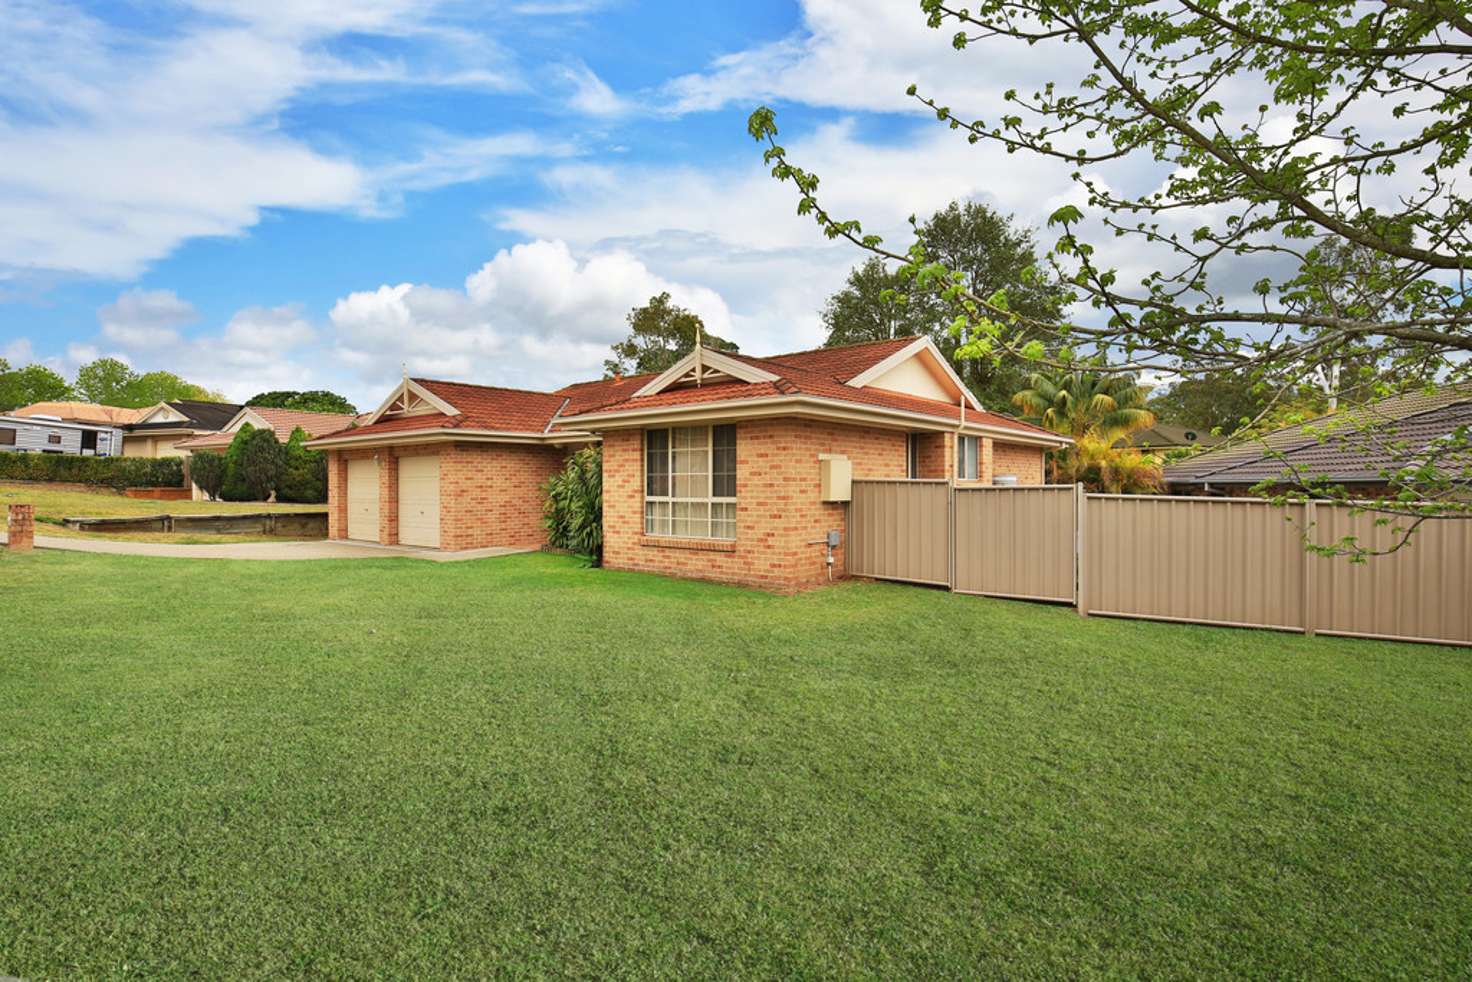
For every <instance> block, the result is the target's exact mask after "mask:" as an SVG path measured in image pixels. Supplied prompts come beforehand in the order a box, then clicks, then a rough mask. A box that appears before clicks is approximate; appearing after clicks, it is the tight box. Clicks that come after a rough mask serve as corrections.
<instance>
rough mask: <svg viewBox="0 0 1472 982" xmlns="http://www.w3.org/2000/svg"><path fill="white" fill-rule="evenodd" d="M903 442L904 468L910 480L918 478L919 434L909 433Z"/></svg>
mask: <svg viewBox="0 0 1472 982" xmlns="http://www.w3.org/2000/svg"><path fill="white" fill-rule="evenodd" d="M906 436H908V437H909V439H908V440H906V441H905V466H906V470H907V471H908V476H909V478H910V480H912V481H913V480H915V479H916V478H918V477H919V476H920V434H919V433H909V434H906Z"/></svg>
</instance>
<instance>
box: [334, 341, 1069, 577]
mask: <svg viewBox="0 0 1472 982" xmlns="http://www.w3.org/2000/svg"><path fill="white" fill-rule="evenodd" d="M600 441H601V443H602V445H603V524H604V557H603V558H604V563H605V565H607V566H608V567H610V568H613V569H627V570H642V571H647V572H654V573H665V574H669V575H674V576H688V577H696V578H700V579H714V580H721V581H725V582H731V583H741V584H746V585H750V586H758V587H763V588H766V589H772V590H780V591H790V590H796V589H800V588H802V587H805V586H809V585H813V584H817V583H820V582H823V581H824V580H825V579H826V577H827V565H826V557H827V546H826V544H825V543H824V540H825V537H826V535H827V533H828V532H829V531H837V532H838V533H839V541H840V545H839V546H838V549H837V550H836V556H835V567H836V569H837V570H838V571H839V572H841V571H842V569H843V554H842V548H843V547H842V543H843V542H844V541H846V539H847V535H846V517H845V505H844V498H845V497H846V496H845V495H844V494H843V492H842V488H843V481H844V478H846V477H848V476H850V475H851V476H852V477H854V478H899V479H904V478H911V479H932V480H947V481H955V482H957V483H966V482H977V483H983V484H989V483H993V482H994V481H998V480H1008V481H1009V482H1016V483H1019V484H1041V483H1043V473H1044V470H1043V454H1044V453H1045V452H1046V451H1047V450H1049V449H1051V448H1054V447H1058V446H1061V445H1063V444H1065V443H1066V442H1067V440H1066V438H1064V437H1060V436H1058V435H1057V434H1054V433H1050V432H1048V431H1046V430H1043V429H1041V428H1039V427H1035V426H1031V425H1029V424H1027V423H1023V422H1020V421H1018V420H1015V419H1012V418H1010V417H1006V416H1000V415H997V414H995V413H989V412H987V411H985V410H984V409H983V408H982V407H981V404H980V403H979V402H978V401H977V400H976V397H975V396H974V395H972V394H971V392H970V391H969V390H967V389H966V387H965V386H964V385H963V384H962V382H961V380H960V379H959V378H958V377H957V376H956V374H955V372H954V371H953V370H952V369H951V367H950V365H949V364H947V362H946V359H945V357H944V355H942V354H941V352H940V351H939V350H938V349H937V348H936V347H935V345H934V344H932V343H931V342H930V341H929V340H927V339H924V338H920V339H915V338H899V339H895V340H889V341H878V342H872V343H869V344H861V345H853V346H849V347H844V348H821V349H817V350H814V351H804V352H796V353H793V354H787V355H774V356H771V357H766V358H755V357H751V356H748V355H742V354H735V353H729V352H716V351H712V350H709V349H700V350H697V351H695V352H692V353H691V354H690V355H688V356H686V357H685V358H684V359H682V360H681V361H680V362H679V363H678V364H676V365H674V366H673V367H672V368H670V369H669V370H668V371H666V372H664V373H662V374H660V375H641V376H633V377H629V378H614V379H605V380H602V381H597V382H584V383H578V384H575V385H570V386H567V387H565V388H563V389H559V390H557V391H556V392H551V393H542V392H527V391H522V390H515V389H502V388H494V387H488V386H475V385H465V384H461V383H451V382H440V381H434V380H431V379H408V378H406V379H405V380H404V381H403V382H402V383H401V384H400V385H399V387H398V388H397V389H395V391H394V392H393V393H392V394H390V396H389V397H388V398H387V399H386V400H384V403H383V404H382V405H381V406H380V407H379V408H378V410H377V411H375V412H374V413H371V414H369V416H368V417H366V418H365V419H364V420H363V422H362V425H360V426H358V427H356V428H352V429H347V430H343V431H340V432H338V433H334V434H329V435H327V436H325V437H321V438H319V439H317V440H314V441H312V442H311V443H310V444H309V446H312V447H316V448H319V449H323V450H326V451H328V502H329V504H328V507H329V514H330V518H329V535H330V536H331V537H333V538H348V539H366V540H371V541H377V542H381V543H405V544H416V545H426V546H433V547H436V548H442V549H470V548H477V547H480V546H490V545H504V546H535V545H539V544H541V543H542V542H543V541H544V537H545V533H544V530H543V528H542V525H541V500H542V499H541V494H540V490H539V489H540V486H541V485H542V484H543V483H544V482H545V481H546V480H547V478H549V477H550V476H551V475H552V474H553V473H554V472H555V471H556V470H558V469H559V468H560V467H561V465H562V462H563V460H564V459H565V457H566V455H567V453H568V452H569V450H571V449H573V448H576V447H579V446H585V445H587V444H589V443H593V442H600ZM825 474H826V475H827V476H828V478H829V482H828V488H829V493H828V495H827V497H826V498H825V496H824V487H825V482H824V475H825Z"/></svg>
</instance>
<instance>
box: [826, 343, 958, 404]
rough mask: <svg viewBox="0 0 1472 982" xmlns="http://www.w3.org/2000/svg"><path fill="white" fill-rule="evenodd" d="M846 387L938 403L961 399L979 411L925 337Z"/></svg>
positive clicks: (937, 350)
mask: <svg viewBox="0 0 1472 982" xmlns="http://www.w3.org/2000/svg"><path fill="white" fill-rule="evenodd" d="M846 384H848V385H851V386H853V387H854V388H856V389H862V388H864V387H865V386H872V387H873V388H876V389H885V390H887V391H889V392H899V393H903V394H905V395H912V396H919V397H920V398H922V399H935V400H937V401H939V402H957V401H959V400H961V399H963V398H964V399H965V400H966V404H967V405H968V406H970V407H971V408H972V409H977V410H979V409H981V401H980V400H979V399H977V398H976V396H974V395H972V394H971V390H970V389H968V388H966V384H965V383H964V382H962V381H961V376H959V375H957V374H956V371H955V369H953V368H951V366H950V362H949V361H947V360H946V356H945V355H944V354H942V353H941V350H940V349H939V348H937V347H936V346H935V342H934V341H932V340H930V339H929V338H916V339H915V340H914V341H912V342H910V343H909V344H907V345H905V346H904V347H903V348H900V349H898V350H897V351H894V352H891V353H890V354H889V355H888V356H886V357H884V358H882V359H880V360H879V361H877V362H875V363H874V364H873V365H870V366H869V367H868V368H866V369H865V370H863V371H862V372H859V373H858V374H857V375H855V376H853V377H852V378H850V379H849V380H848V381H847V383H846Z"/></svg>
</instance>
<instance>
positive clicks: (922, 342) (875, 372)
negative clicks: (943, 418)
mask: <svg viewBox="0 0 1472 982" xmlns="http://www.w3.org/2000/svg"><path fill="white" fill-rule="evenodd" d="M922 351H928V352H929V353H930V355H931V356H932V357H933V358H934V359H935V363H936V364H937V365H939V366H940V367H941V370H942V371H944V372H945V373H946V376H947V377H949V378H950V380H951V382H952V384H954V385H955V386H956V388H957V389H958V390H960V391H961V392H963V393H964V394H965V395H966V404H967V405H968V406H970V407H971V408H972V409H975V410H977V411H978V412H980V411H981V408H982V407H981V400H980V399H978V398H976V396H975V395H973V394H972V392H971V390H970V389H968V388H967V387H966V383H965V382H962V381H961V376H959V375H957V374H956V370H955V369H954V368H952V367H951V364H950V362H949V361H947V360H946V356H945V355H944V354H942V353H941V350H940V349H939V348H937V347H936V346H935V342H934V341H932V340H930V339H929V338H916V339H915V340H914V341H912V342H910V343H909V344H907V345H905V346H904V347H903V348H901V349H900V350H898V351H896V352H895V353H894V354H892V355H890V356H889V357H888V358H886V359H884V360H883V361H880V362H877V363H875V364H873V365H871V366H869V367H868V368H866V369H864V370H863V371H862V372H860V373H859V374H857V375H855V376H854V377H853V378H851V379H849V380H848V381H847V382H845V383H844V384H845V385H851V386H853V387H854V388H856V389H862V388H863V387H864V386H866V385H868V384H869V383H870V382H872V381H874V380H875V379H877V378H879V377H880V376H881V375H883V374H884V373H885V372H887V371H889V370H890V369H891V368H894V367H895V366H896V365H899V364H901V363H902V362H906V361H909V360H910V359H911V358H914V357H915V356H916V355H918V354H920V352H922Z"/></svg>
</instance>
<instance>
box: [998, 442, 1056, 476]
mask: <svg viewBox="0 0 1472 982" xmlns="http://www.w3.org/2000/svg"><path fill="white" fill-rule="evenodd" d="M988 442H991V441H988ZM992 474H993V476H995V475H997V474H1016V475H1017V483H1018V484H1046V483H1047V481H1046V480H1045V474H1044V470H1043V450H1042V448H1041V447H1029V446H1027V445H1026V444H1022V443H994V444H992Z"/></svg>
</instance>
